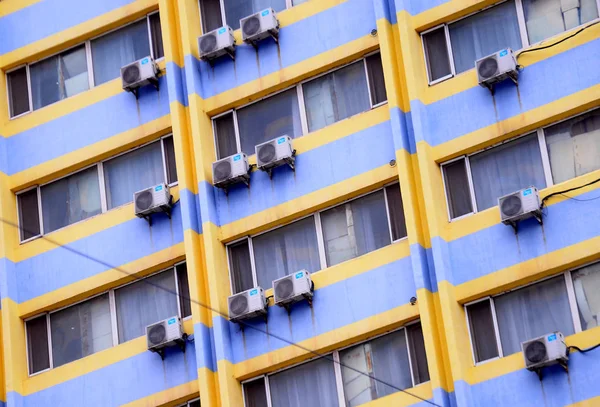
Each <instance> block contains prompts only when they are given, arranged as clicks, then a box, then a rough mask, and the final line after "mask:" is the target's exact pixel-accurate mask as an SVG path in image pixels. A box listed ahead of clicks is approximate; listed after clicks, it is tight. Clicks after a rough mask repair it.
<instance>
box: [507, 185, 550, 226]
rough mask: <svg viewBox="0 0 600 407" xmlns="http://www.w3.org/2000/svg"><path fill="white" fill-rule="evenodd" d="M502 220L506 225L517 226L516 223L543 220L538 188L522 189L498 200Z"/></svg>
mask: <svg viewBox="0 0 600 407" xmlns="http://www.w3.org/2000/svg"><path fill="white" fill-rule="evenodd" d="M498 206H499V208H500V218H501V219H502V223H504V224H505V225H515V224H516V222H518V221H520V220H523V219H527V218H531V217H535V218H536V219H537V220H538V221H539V222H541V220H542V217H541V216H542V213H541V205H540V195H539V193H538V190H537V188H536V187H529V188H525V189H522V190H520V191H517V192H513V193H512V194H508V195H505V196H503V197H501V198H498Z"/></svg>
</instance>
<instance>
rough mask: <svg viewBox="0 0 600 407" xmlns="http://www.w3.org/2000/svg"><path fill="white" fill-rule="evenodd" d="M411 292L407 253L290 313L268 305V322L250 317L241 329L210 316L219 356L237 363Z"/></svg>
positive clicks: (383, 307) (378, 309) (384, 307)
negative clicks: (250, 319) (401, 257)
mask: <svg viewBox="0 0 600 407" xmlns="http://www.w3.org/2000/svg"><path fill="white" fill-rule="evenodd" d="M415 294H416V289H415V282H414V278H413V273H412V267H411V260H410V258H409V257H406V258H403V259H400V260H397V261H395V262H392V263H389V264H386V265H384V266H381V267H377V268H375V269H372V270H369V271H367V272H365V273H362V274H359V275H356V276H353V277H350V278H347V279H345V280H343V281H340V282H337V283H335V284H331V285H329V286H326V287H323V288H320V289H318V290H316V292H315V296H314V299H313V307H312V308H310V307H309V306H308V304H306V303H305V302H301V303H298V304H296V305H294V306H293V307H292V311H291V314H290V315H288V313H287V311H286V310H284V309H283V308H280V307H276V306H274V307H269V311H268V312H269V315H268V324H265V323H264V322H261V321H250V322H248V323H249V325H250V327H247V328H245V329H244V332H243V333H242V332H241V331H240V327H239V326H238V325H237V324H234V323H231V322H228V321H226V320H224V319H223V318H222V317H214V318H213V327H214V328H213V329H214V332H215V342H216V343H215V346H216V347H217V349H216V351H217V360H222V359H226V360H229V361H230V362H233V363H239V362H242V361H244V360H247V359H251V358H253V357H256V356H259V355H262V354H265V353H268V352H272V351H274V350H277V349H281V348H284V347H286V346H290V344H289V342H286V341H291V342H301V341H304V340H306V339H309V338H312V337H315V336H318V335H321V334H324V333H326V332H329V331H332V330H334V329H338V328H341V327H343V326H346V325H348V324H351V323H354V322H357V321H360V320H363V319H365V318H368V317H371V316H374V315H377V314H381V313H383V312H385V311H388V310H391V309H393V308H396V307H399V306H401V305H404V304H407V303H408V302H409V300H410V298H411V297H412V296H414V295H415ZM332 310H335V312H332ZM224 325H225V326H227V327H228V330H227V329H225V327H224ZM251 327H255V328H257V329H259V330H260V331H259V330H256V329H252V328H251ZM227 331H228V332H227ZM261 331H262V332H261ZM263 332H268V333H269V335H267V334H266V333H263ZM276 337H280V338H284V339H285V340H286V341H282V340H280V339H277V338H276ZM219 344H222V345H219ZM229 344H231V345H229ZM220 346H223V349H219V347H220ZM228 346H231V349H229V348H228ZM229 358H231V359H229Z"/></svg>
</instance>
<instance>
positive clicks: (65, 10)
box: [0, 0, 134, 55]
mask: <svg viewBox="0 0 600 407" xmlns="http://www.w3.org/2000/svg"><path fill="white" fill-rule="evenodd" d="M133 2H134V1H133V0H102V1H86V2H81V1H79V0H45V1H40V2H36V3H35V4H32V5H30V6H28V7H25V8H22V9H20V10H17V11H15V12H14V13H11V14H8V15H6V16H4V17H1V18H0V38H2V41H0V55H2V54H6V53H7V52H10V51H14V50H15V49H17V48H21V47H24V46H25V45H28V44H30V43H32V42H35V41H38V40H41V39H43V38H45V37H48V36H50V35H52V34H56V33H58V32H61V31H63V30H66V29H67V28H70V27H73V26H76V25H77V24H81V23H83V22H85V21H87V20H89V19H92V18H94V17H97V16H100V15H102V14H104V13H107V12H109V11H111V10H114V9H117V8H119V7H123V6H125V5H127V4H130V3H133Z"/></svg>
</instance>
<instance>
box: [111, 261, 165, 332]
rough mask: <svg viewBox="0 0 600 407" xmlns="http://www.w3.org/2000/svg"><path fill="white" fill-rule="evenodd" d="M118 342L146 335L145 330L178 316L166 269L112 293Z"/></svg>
mask: <svg viewBox="0 0 600 407" xmlns="http://www.w3.org/2000/svg"><path fill="white" fill-rule="evenodd" d="M115 301H116V305H117V326H118V329H119V343H123V342H127V341H129V340H131V339H134V338H137V337H139V336H142V335H145V334H146V327H147V326H148V325H150V324H154V323H156V322H159V321H162V320H163V319H167V318H170V317H173V316H176V315H177V298H176V296H175V277H174V275H173V270H167V271H165V272H163V273H160V274H156V275H154V276H152V277H148V278H146V279H144V280H141V281H138V282H136V283H133V284H130V285H127V286H125V287H123V288H119V289H118V290H116V291H115Z"/></svg>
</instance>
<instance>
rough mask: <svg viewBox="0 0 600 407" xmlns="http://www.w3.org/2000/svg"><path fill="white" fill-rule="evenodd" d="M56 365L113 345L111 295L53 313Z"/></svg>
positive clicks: (52, 327) (51, 318)
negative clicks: (109, 302)
mask: <svg viewBox="0 0 600 407" xmlns="http://www.w3.org/2000/svg"><path fill="white" fill-rule="evenodd" d="M50 330H51V333H52V360H53V361H54V367H58V366H61V365H64V364H65V363H69V362H72V361H74V360H77V359H81V358H82V357H84V356H88V355H91V354H92V353H96V352H100V351H101V350H104V349H108V348H110V347H111V346H112V344H113V342H112V325H111V321H110V306H109V304H108V294H103V295H101V296H99V297H96V298H93V299H91V300H88V301H85V302H82V303H80V304H77V305H73V306H72V307H69V308H65V309H64V310H62V311H58V312H55V313H53V314H50Z"/></svg>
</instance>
